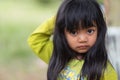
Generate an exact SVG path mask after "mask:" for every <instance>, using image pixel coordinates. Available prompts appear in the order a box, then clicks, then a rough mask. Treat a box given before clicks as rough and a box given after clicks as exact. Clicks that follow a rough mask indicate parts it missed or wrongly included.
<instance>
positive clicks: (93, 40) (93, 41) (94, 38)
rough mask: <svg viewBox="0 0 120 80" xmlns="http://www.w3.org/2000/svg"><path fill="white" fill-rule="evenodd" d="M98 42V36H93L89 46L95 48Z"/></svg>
mask: <svg viewBox="0 0 120 80" xmlns="http://www.w3.org/2000/svg"><path fill="white" fill-rule="evenodd" d="M96 40H97V36H93V37H90V38H89V44H90V45H91V46H93V45H94V44H95V42H96Z"/></svg>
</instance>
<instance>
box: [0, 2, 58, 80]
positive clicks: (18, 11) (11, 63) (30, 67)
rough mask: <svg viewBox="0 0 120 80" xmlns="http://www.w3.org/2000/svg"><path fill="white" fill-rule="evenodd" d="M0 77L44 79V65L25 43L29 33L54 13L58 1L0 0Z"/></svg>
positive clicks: (5, 78) (6, 78) (20, 79)
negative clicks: (40, 3) (39, 3)
mask: <svg viewBox="0 0 120 80" xmlns="http://www.w3.org/2000/svg"><path fill="white" fill-rule="evenodd" d="M0 5H1V7H0V37H1V38H0V80H45V79H46V70H47V65H46V64H45V63H44V62H42V61H41V60H40V59H39V58H38V57H37V56H36V55H34V54H33V52H32V50H31V49H30V48H29V46H28V44H27V38H28V36H29V35H30V33H31V32H32V31H33V30H34V29H35V28H36V27H37V26H38V25H39V24H40V23H42V22H43V21H44V20H45V19H47V18H49V17H50V16H53V15H55V14H56V10H57V7H58V5H59V3H55V4H54V5H53V4H51V5H48V6H44V5H43V6H40V5H38V4H35V3H33V2H32V1H31V2H30V1H29V2H22V1H21V2H19V1H16V2H14V1H3V2H2V1H0Z"/></svg>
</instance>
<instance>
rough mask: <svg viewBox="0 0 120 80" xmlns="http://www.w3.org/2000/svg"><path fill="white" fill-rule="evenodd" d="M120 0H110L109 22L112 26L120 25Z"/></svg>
mask: <svg viewBox="0 0 120 80" xmlns="http://www.w3.org/2000/svg"><path fill="white" fill-rule="evenodd" d="M119 7H120V0H109V13H108V20H109V21H108V23H109V25H110V26H120V22H119V21H120V8H119Z"/></svg>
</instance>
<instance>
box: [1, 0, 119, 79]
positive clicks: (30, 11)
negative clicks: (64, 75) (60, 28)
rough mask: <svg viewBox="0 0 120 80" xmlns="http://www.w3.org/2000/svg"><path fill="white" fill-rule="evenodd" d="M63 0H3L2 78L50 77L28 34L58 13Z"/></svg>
mask: <svg viewBox="0 0 120 80" xmlns="http://www.w3.org/2000/svg"><path fill="white" fill-rule="evenodd" d="M61 1H62V0H0V80H46V71H47V65H46V64H45V63H44V62H42V61H41V60H40V59H39V58H38V57H37V56H36V55H34V54H33V51H32V50H31V49H30V48H29V46H28V44H27V38H28V36H29V35H30V33H31V32H32V31H33V30H34V29H35V28H37V27H38V26H39V25H40V24H41V23H42V22H43V21H44V20H46V19H47V18H49V17H51V16H53V15H55V14H56V12H57V9H58V7H59V5H60V3H61ZM117 21H118V20H117ZM119 21H120V20H119ZM113 26H114V25H113ZM115 26H116V25H115ZM117 26H120V23H119V22H118V24H117Z"/></svg>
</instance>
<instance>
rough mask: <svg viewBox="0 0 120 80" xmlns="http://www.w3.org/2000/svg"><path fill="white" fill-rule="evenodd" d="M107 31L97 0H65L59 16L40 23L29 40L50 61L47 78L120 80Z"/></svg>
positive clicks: (41, 56)
mask: <svg viewBox="0 0 120 80" xmlns="http://www.w3.org/2000/svg"><path fill="white" fill-rule="evenodd" d="M54 24H55V28H54ZM52 33H53V35H54V36H53V41H52V40H51V35H52ZM105 34H106V24H105V21H104V19H103V14H102V12H101V10H100V7H99V5H98V3H97V2H96V1H95V0H64V1H63V3H62V4H61V6H60V8H59V10H58V13H57V16H56V17H52V18H50V19H49V20H47V21H46V22H44V23H43V24H42V25H41V26H40V27H38V28H37V29H36V30H35V31H34V32H33V33H32V35H31V36H30V37H29V39H28V43H29V45H30V46H31V48H32V49H33V51H34V52H35V53H36V54H37V55H38V56H39V57H40V58H41V59H42V60H43V61H45V62H46V63H49V66H48V72H47V80H117V74H116V72H115V70H114V68H113V67H112V65H111V64H110V62H109V61H108V56H107V52H106V48H105Z"/></svg>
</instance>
